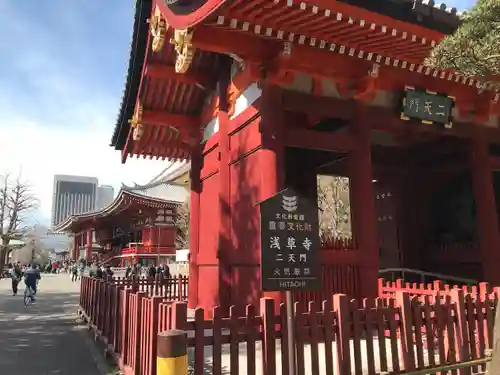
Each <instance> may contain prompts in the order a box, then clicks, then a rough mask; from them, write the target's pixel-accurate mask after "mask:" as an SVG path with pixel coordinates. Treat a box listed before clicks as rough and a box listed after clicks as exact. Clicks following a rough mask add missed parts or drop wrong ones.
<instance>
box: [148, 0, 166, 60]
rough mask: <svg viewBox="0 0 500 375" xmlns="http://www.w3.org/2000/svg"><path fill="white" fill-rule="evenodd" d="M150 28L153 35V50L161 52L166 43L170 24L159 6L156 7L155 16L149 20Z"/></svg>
mask: <svg viewBox="0 0 500 375" xmlns="http://www.w3.org/2000/svg"><path fill="white" fill-rule="evenodd" d="M149 30H150V33H151V36H152V42H151V48H152V50H153V52H160V51H161V50H162V48H163V45H164V43H165V36H166V35H167V30H168V24H167V21H166V20H165V18H163V16H162V14H161V11H160V8H158V6H157V7H156V8H155V12H154V15H153V17H152V18H151V19H150V20H149Z"/></svg>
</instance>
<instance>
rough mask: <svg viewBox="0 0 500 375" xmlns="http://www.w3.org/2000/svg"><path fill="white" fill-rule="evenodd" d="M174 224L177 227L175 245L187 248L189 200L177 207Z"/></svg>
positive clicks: (178, 247) (179, 247)
mask: <svg viewBox="0 0 500 375" xmlns="http://www.w3.org/2000/svg"><path fill="white" fill-rule="evenodd" d="M175 225H176V227H177V235H176V238H175V247H176V248H177V249H187V248H188V247H189V201H187V202H186V203H184V204H183V205H182V206H179V208H178V209H177V216H176V219H175Z"/></svg>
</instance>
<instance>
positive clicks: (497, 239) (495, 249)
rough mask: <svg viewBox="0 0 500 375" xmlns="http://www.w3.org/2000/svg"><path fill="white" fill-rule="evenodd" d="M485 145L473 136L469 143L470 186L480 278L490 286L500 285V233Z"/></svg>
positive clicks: (483, 140) (483, 139) (491, 174)
mask: <svg viewBox="0 0 500 375" xmlns="http://www.w3.org/2000/svg"><path fill="white" fill-rule="evenodd" d="M488 146H489V144H488V141H487V139H485V138H483V137H481V136H476V137H475V138H474V139H473V140H472V145H471V158H472V160H471V161H472V163H471V168H472V171H471V172H472V184H473V187H474V196H475V201H476V215H477V231H478V236H479V245H480V248H481V252H480V254H481V261H482V266H483V275H484V277H485V279H486V281H488V282H490V283H492V284H493V285H500V272H499V271H498V265H499V264H500V263H499V262H500V233H499V227H498V213H497V208H496V207H497V206H496V202H495V190H494V187H493V171H492V170H491V166H490V164H489V151H488Z"/></svg>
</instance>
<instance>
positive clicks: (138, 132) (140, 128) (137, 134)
mask: <svg viewBox="0 0 500 375" xmlns="http://www.w3.org/2000/svg"><path fill="white" fill-rule="evenodd" d="M142 113H143V106H142V103H137V105H136V107H135V112H134V116H133V117H132V120H130V121H129V123H130V125H131V126H132V128H133V129H134V132H133V133H132V138H133V140H134V141H138V140H140V139H141V137H142V135H143V134H144V125H143V124H141V121H142Z"/></svg>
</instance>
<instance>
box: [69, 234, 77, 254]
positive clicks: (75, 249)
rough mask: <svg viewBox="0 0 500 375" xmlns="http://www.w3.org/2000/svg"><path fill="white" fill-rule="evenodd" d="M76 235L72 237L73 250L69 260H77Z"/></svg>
mask: <svg viewBox="0 0 500 375" xmlns="http://www.w3.org/2000/svg"><path fill="white" fill-rule="evenodd" d="M78 236H79V234H78V233H75V235H74V236H73V249H72V250H71V258H70V259H71V260H78V255H79V254H78Z"/></svg>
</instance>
